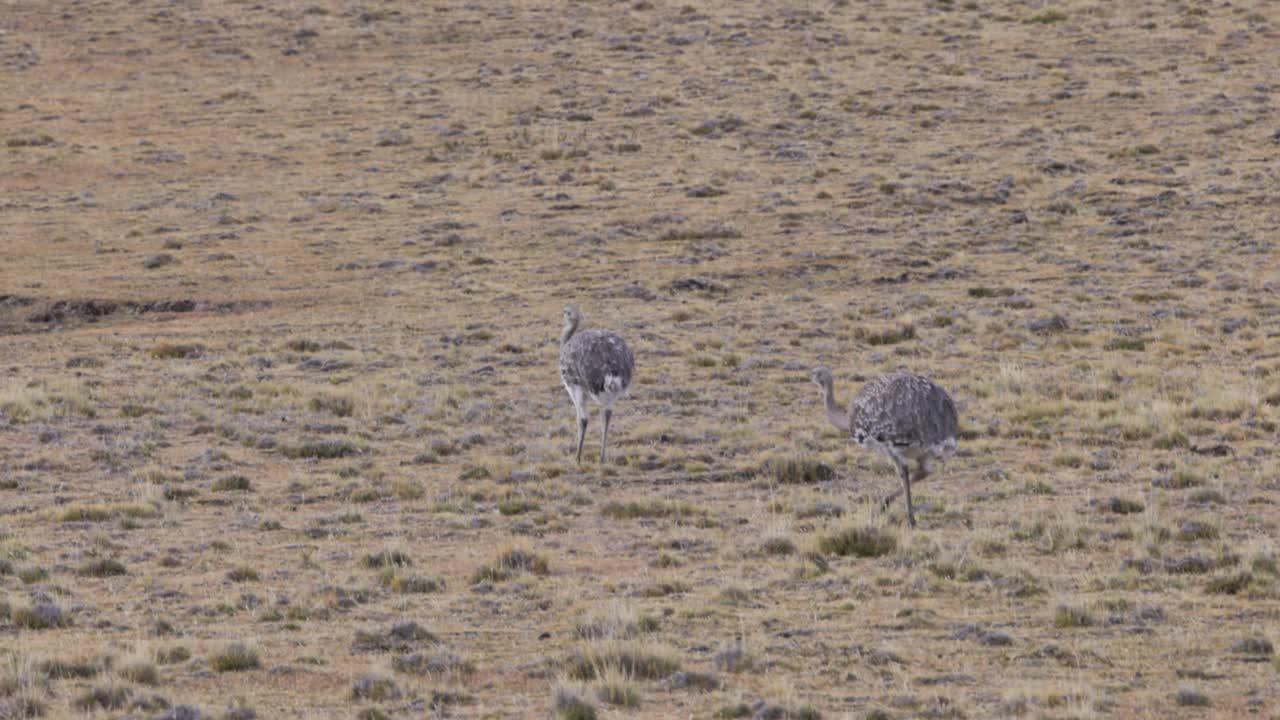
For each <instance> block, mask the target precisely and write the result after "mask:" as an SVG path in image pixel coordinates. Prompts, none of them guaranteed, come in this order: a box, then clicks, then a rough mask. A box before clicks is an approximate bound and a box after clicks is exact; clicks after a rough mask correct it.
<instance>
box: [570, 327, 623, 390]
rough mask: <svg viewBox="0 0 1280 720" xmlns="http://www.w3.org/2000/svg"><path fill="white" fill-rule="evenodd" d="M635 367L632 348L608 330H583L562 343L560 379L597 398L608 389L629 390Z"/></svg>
mask: <svg viewBox="0 0 1280 720" xmlns="http://www.w3.org/2000/svg"><path fill="white" fill-rule="evenodd" d="M634 370H635V357H634V356H633V355H632V354H631V348H629V347H627V342H626V341H625V340H623V339H622V338H621V337H619V336H618V335H617V334H616V333H611V332H609V331H608V330H582V331H579V332H577V333H574V334H573V336H572V337H570V338H569V341H568V342H566V343H565V344H563V345H561V346H560V379H561V380H563V381H564V384H565V385H566V386H568V385H572V386H576V387H581V388H585V389H586V391H587V392H588V393H590V395H591V396H592V399H593V400H596V401H597V402H599V401H600V400H599V398H602V397H604V396H605V395H606V391H613V392H621V391H624V390H626V388H627V387H628V386H629V385H631V373H632V371H634ZM610 383H612V385H610Z"/></svg>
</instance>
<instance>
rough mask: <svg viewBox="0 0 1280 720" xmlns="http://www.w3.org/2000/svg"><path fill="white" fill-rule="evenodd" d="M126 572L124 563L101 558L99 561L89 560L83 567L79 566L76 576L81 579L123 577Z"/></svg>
mask: <svg viewBox="0 0 1280 720" xmlns="http://www.w3.org/2000/svg"><path fill="white" fill-rule="evenodd" d="M128 572H129V570H128V568H126V567H125V566H124V563H122V562H120V561H119V560H110V559H106V558H103V559H100V560H90V561H89V562H87V563H85V564H84V565H81V566H80V569H79V570H77V571H76V574H78V575H80V576H81V577H113V576H115V575H125V574H127V573H128Z"/></svg>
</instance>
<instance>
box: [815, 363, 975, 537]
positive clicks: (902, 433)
mask: <svg viewBox="0 0 1280 720" xmlns="http://www.w3.org/2000/svg"><path fill="white" fill-rule="evenodd" d="M813 382H814V384H816V385H817V386H818V389H819V390H821V391H822V401H823V404H824V405H825V406H826V410H827V417H828V418H829V419H830V420H831V424H832V425H835V426H836V427H838V428H840V429H841V430H843V431H845V432H847V433H849V434H850V435H851V436H852V437H853V440H854V442H856V443H858V444H859V445H862V446H863V447H869V448H871V449H873V450H878V451H880V452H881V453H884V455H885V456H886V457H888V458H889V459H890V460H892V461H893V464H894V467H896V468H897V469H898V477H899V478H901V479H902V488H901V489H899V490H895V491H894V492H892V493H890V494H889V495H888V496H887V497H885V499H884V500H883V501H882V503H881V508H882V509H887V508H888V507H889V503H891V502H893V501H894V499H895V498H897V497H898V495H900V494H903V493H905V494H906V498H907V521H908V522H910V523H911V527H915V526H916V515H915V508H914V507H912V505H911V481H912V480H916V481H917V482H918V481H920V480H923V479H924V478H925V477H927V476H928V475H929V471H930V467H929V463H930V461H931V460H934V459H939V458H943V457H946V456H948V455H950V454H952V453H954V452H955V451H956V435H957V434H958V433H959V432H960V424H959V421H958V420H957V419H956V406H955V403H954V402H952V401H951V396H950V395H948V394H947V392H946V391H945V390H943V389H942V388H940V387H938V386H937V385H935V384H934V383H933V381H932V380H930V379H929V378H926V377H923V376H921V375H912V374H909V373H893V374H891V375H881V376H879V377H875V378H872V379H871V380H869V381H868V382H867V384H866V385H863V386H862V389H861V390H859V391H858V394H857V395H855V396H854V398H853V402H851V403H849V412H848V414H847V415H846V414H845V413H843V412H842V411H841V410H840V407H839V405H838V404H837V403H836V399H835V394H834V392H833V391H832V389H831V384H832V378H831V371H830V370H829V369H827V368H825V367H817V368H814V370H813ZM911 460H915V461H916V468H917V469H916V472H915V474H914V475H913V474H912V473H911V468H910V467H909V465H908V463H909V462H910V461H911Z"/></svg>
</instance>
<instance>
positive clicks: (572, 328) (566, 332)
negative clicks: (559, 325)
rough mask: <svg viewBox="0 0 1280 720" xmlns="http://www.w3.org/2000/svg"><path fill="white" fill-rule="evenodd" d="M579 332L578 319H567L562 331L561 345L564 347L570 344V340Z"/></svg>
mask: <svg viewBox="0 0 1280 720" xmlns="http://www.w3.org/2000/svg"><path fill="white" fill-rule="evenodd" d="M577 331H578V319H577V318H571V319H570V318H566V319H565V321H564V329H563V330H561V331H560V344H561V345H564V344H565V343H567V342H569V338H571V337H573V334H574V333H575V332H577Z"/></svg>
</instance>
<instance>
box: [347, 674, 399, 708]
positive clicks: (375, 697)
mask: <svg viewBox="0 0 1280 720" xmlns="http://www.w3.org/2000/svg"><path fill="white" fill-rule="evenodd" d="M403 694H404V693H403V692H401V690H400V688H399V687H397V686H396V683H395V681H394V680H392V679H391V678H389V677H385V676H383V675H376V674H369V675H365V676H364V677H362V678H360V679H359V680H356V681H355V682H354V683H352V685H351V697H352V699H353V700H372V701H374V702H381V701H384V700H398V699H400V697H401V696H402V695H403Z"/></svg>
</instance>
